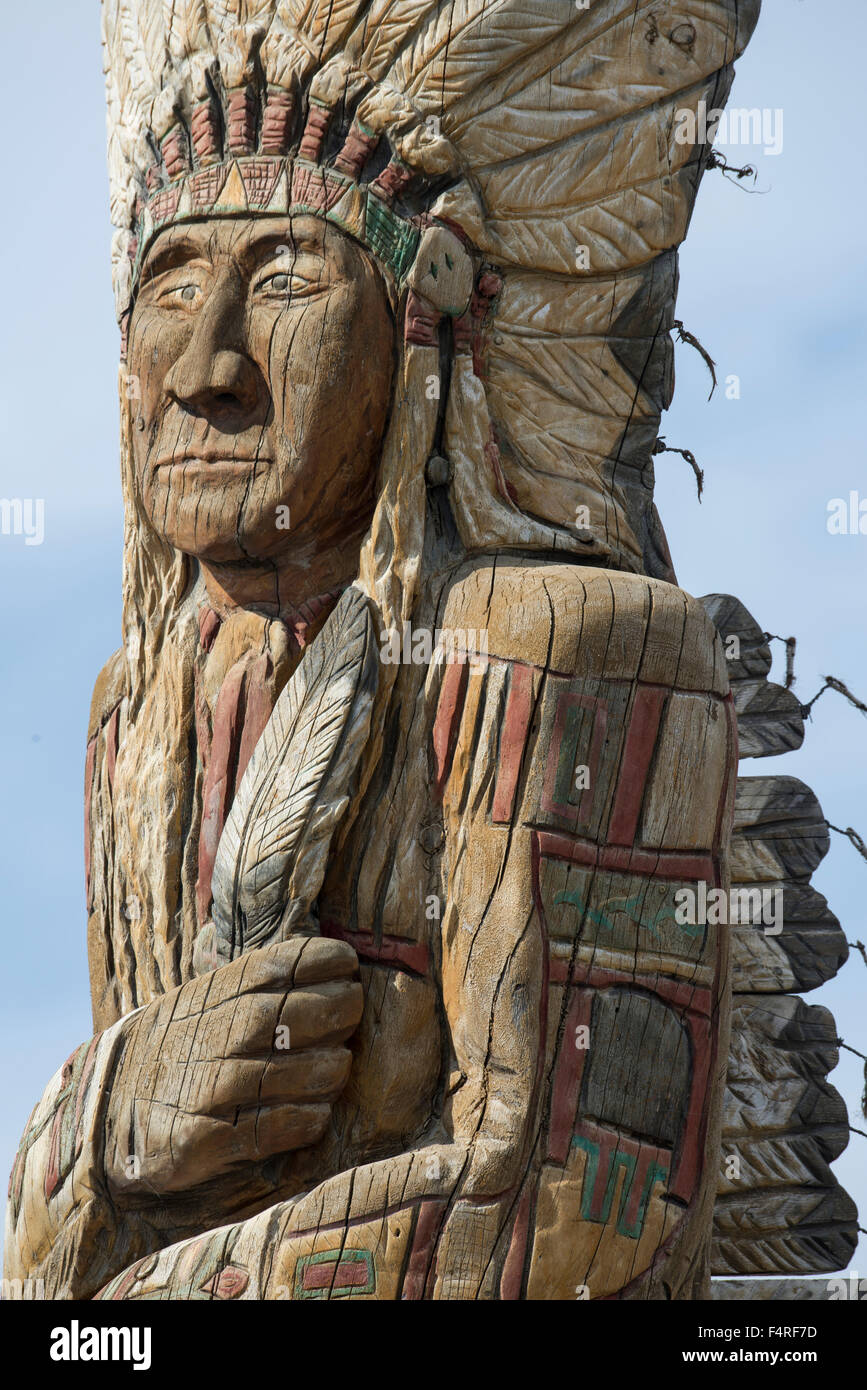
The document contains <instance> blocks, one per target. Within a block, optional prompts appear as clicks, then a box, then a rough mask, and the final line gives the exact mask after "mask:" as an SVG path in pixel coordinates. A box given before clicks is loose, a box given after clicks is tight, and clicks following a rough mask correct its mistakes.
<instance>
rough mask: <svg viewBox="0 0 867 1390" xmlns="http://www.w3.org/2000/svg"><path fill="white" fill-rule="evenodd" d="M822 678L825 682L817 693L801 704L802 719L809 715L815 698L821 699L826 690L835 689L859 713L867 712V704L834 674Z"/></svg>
mask: <svg viewBox="0 0 867 1390" xmlns="http://www.w3.org/2000/svg"><path fill="white" fill-rule="evenodd" d="M822 680H823V681H824V682H825V684H824V685H823V686H822V689H821V690H820V691H819V693H818V695H814V696H813V698H812V700H810V701H809V702H808V704H806V705H801V715H802V717H803V718H804V719H807V718H808V717H809V714H810V711H811V709H812V708H813V706H814V704H815V703H816V701H817V700H819V699H821V697H822V696H823V695H824V694H825V691H826V690H836V692H837V694H838V695H843V696H845V698H846V699H847V700H848V701H849V704H850V705H854V706H855V708H856V709H857V710H859V711H860V712H861V714H867V705H865V704H864V702H863V701H862V700H859V699H858V697H857V696H856V695H853V694H852V691H851V690H849V689H848V688H847V687H846V686H845V685H844V684H843V682H842V681H839V680H837V677H836V676H823V677H822Z"/></svg>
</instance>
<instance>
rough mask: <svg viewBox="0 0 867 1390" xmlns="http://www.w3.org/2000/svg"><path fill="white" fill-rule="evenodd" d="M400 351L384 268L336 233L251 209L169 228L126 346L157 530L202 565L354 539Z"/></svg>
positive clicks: (149, 263) (278, 555) (296, 559)
mask: <svg viewBox="0 0 867 1390" xmlns="http://www.w3.org/2000/svg"><path fill="white" fill-rule="evenodd" d="M393 351H394V325H393V318H392V315H391V311H390V308H389V304H388V298H387V295H386V292H385V287H384V285H383V282H382V279H381V277H380V275H379V272H378V271H377V270H376V268H375V266H374V264H373V262H372V260H371V258H370V257H369V256H368V254H367V253H366V251H364V250H363V249H362V248H361V247H360V246H359V245H358V244H357V243H356V242H354V241H353V240H352V239H351V238H349V237H348V236H345V235H344V234H343V233H342V232H341V231H340V230H339V229H338V228H336V227H334V226H332V225H330V224H328V223H326V222H324V221H321V220H320V219H318V218H313V217H296V218H293V219H291V221H287V219H286V218H267V219H265V218H248V219H213V220H211V221H204V222H199V223H193V224H189V225H183V226H177V227H173V228H170V229H169V230H167V231H165V232H162V233H161V234H160V236H159V237H158V238H157V239H156V241H155V242H154V244H153V246H152V247H151V249H150V251H149V253H148V256H147V258H146V261H145V264H144V266H143V268H142V278H141V288H140V290H139V293H138V297H137V299H136V303H135V307H134V309H133V313H132V318H131V322H130V339H129V354H128V364H129V371H130V374H131V376H132V377H137V378H138V382H139V389H140V391H141V399H140V400H137V401H136V402H135V405H134V417H137V418H136V424H135V428H134V430H133V454H134V461H135V471H136V478H137V485H138V488H139V492H140V496H141V499H142V502H143V505H144V508H145V511H146V513H147V515H148V517H149V518H150V520H151V522H152V523H153V525H154V526H155V528H156V529H157V530H158V531H159V532H160V534H161V535H163V536H165V538H166V539H167V540H168V541H170V542H171V544H172V545H174V546H176V547H177V548H178V549H179V550H182V551H185V552H186V553H187V554H190V555H196V556H198V557H200V558H201V559H204V560H210V561H212V562H234V561H242V562H243V561H245V560H246V561H249V560H253V561H263V562H266V563H268V562H271V563H278V562H281V561H283V560H288V561H290V562H292V563H294V564H300V565H305V564H306V563H307V562H308V561H309V559H310V558H311V557H312V556H313V555H315V554H316V553H317V552H319V551H321V550H322V549H325V548H327V547H329V546H331V545H334V544H339V542H340V540H341V538H342V537H344V536H349V535H354V534H357V532H358V530H359V528H360V527H362V526H364V525H366V523H367V521H368V520H369V517H370V515H371V513H372V508H373V500H374V479H375V470H376V462H377V459H378V456H379V450H380V445H381V442H382V437H383V433H384V430H385V424H386V418H387V414H388V408H389V403H390V395H391V379H392V372H393ZM134 389H135V388H134ZM287 508H288V511H287Z"/></svg>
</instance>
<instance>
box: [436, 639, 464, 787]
mask: <svg viewBox="0 0 867 1390" xmlns="http://www.w3.org/2000/svg"><path fill="white" fill-rule="evenodd" d="M468 675H469V664H468V662H466V661H450V662H449V663H448V665H447V667H446V673H445V675H444V676H443V684H442V689H441V690H440V698H439V704H438V705H437V716H436V721H435V723H434V730H433V747H434V757H435V759H436V776H435V778H434V790H435V791H436V794H437V796H438V797H439V798H440V799H442V794H443V791H444V790H445V785H446V782H447V781H448V780H449V773H450V772H451V770H452V758H453V757H454V753H455V745H456V743H457V741H458V729H459V728H460V722H461V715H462V714H463V712H464V700H465V699H466V694H467V677H468Z"/></svg>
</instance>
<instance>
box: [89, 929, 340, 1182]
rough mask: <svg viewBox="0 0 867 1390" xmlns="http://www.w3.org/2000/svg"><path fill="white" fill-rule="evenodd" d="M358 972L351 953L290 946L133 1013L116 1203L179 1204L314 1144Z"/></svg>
mask: <svg viewBox="0 0 867 1390" xmlns="http://www.w3.org/2000/svg"><path fill="white" fill-rule="evenodd" d="M357 968H358V962H357V959H356V955H355V952H354V951H353V950H352V948H351V947H350V946H348V945H347V944H346V943H345V942H341V941H331V940H326V939H324V938H319V937H294V938H291V939H290V940H289V941H285V942H281V943H279V944H276V945H272V946H267V947H263V948H261V949H260V950H255V951H251V952H250V953H249V954H247V955H245V956H243V957H241V958H240V959H239V960H236V961H233V962H231V964H228V965H224V966H221V967H220V968H219V969H218V970H215V971H213V972H211V973H210V974H207V975H204V976H202V977H200V978H198V979H194V980H190V981H189V982H188V983H187V984H184V985H181V986H180V987H179V988H177V989H173V990H170V991H169V992H168V993H167V994H165V995H164V996H162V997H161V998H159V999H155V1000H154V1001H153V1002H152V1003H150V1004H148V1005H147V1006H146V1007H145V1008H144V1009H142V1010H141V1011H140V1012H139V1013H137V1014H134V1015H133V1016H132V1018H131V1019H130V1022H129V1033H128V1036H127V1039H126V1043H125V1046H124V1050H123V1054H122V1057H121V1060H120V1063H119V1065H118V1070H117V1072H116V1074H115V1080H114V1083H113V1086H112V1094H111V1097H110V1099H109V1102H108V1109H107V1115H106V1148H105V1172H106V1178H107V1181H108V1185H109V1189H110V1191H111V1194H112V1196H113V1198H114V1199H115V1200H117V1201H120V1202H123V1201H124V1200H126V1201H128V1202H134V1203H136V1204H138V1203H140V1202H142V1201H143V1200H144V1201H146V1200H147V1197H148V1194H149V1193H150V1194H153V1195H156V1196H162V1195H163V1194H168V1193H177V1192H181V1191H184V1192H186V1191H189V1189H191V1188H193V1187H195V1186H197V1185H198V1184H200V1183H203V1182H207V1181H208V1180H209V1179H212V1178H215V1177H218V1176H220V1175H222V1174H226V1173H229V1172H231V1171H232V1170H233V1169H235V1168H237V1167H238V1166H239V1165H243V1164H248V1163H252V1162H256V1161H259V1160H262V1159H266V1158H269V1157H271V1156H273V1155H275V1154H281V1153H287V1152H289V1151H290V1150H293V1149H299V1148H303V1147H305V1146H306V1145H310V1144H314V1143H316V1141H317V1140H318V1139H320V1138H321V1136H322V1134H323V1132H324V1130H325V1127H326V1125H327V1123H328V1118H329V1115H330V1112H331V1106H332V1104H333V1102H334V1100H335V1099H336V1097H337V1096H338V1095H339V1094H340V1092H341V1090H342V1089H343V1086H344V1084H345V1082H346V1079H347V1077H348V1075H349V1069H350V1065H351V1054H350V1052H349V1051H348V1049H347V1048H345V1047H343V1046H342V1045H341V1044H343V1043H344V1042H345V1041H346V1039H347V1038H348V1037H349V1036H350V1034H351V1033H352V1032H353V1031H354V1029H355V1027H356V1026H357V1024H358V1021H359V1019H360V1017H361V1009H362V991H361V985H360V984H359V982H358V981H357V980H356V979H353V976H354V975H355V973H356V971H357Z"/></svg>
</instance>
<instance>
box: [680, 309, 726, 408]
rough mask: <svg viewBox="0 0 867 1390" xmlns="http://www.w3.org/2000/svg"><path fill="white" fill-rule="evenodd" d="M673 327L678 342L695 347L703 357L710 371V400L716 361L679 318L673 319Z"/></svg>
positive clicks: (713, 389)
mask: <svg viewBox="0 0 867 1390" xmlns="http://www.w3.org/2000/svg"><path fill="white" fill-rule="evenodd" d="M674 329H675V332H676V333H677V340H678V342H679V343H688V344H689V346H690V347H693V348H695V350H696V352H698V353H700V354H701V356H702V357H703V358H704V361H705V365H706V367H707V369H708V371H709V372H710V376H711V381H712V382H713V385H712V386H711V388H710V396H708V400H710V397H711V396H712V395H713V393H714V391H715V390H716V388H717V379H716V362H714V360H713V358H712V357H711V355H710V353H709V352H708V350H707V348H705V347H703V346H702V344H701V343H700V342H699V340H698V338H696V336H695V334H694V333H690V331H689V329H688V328H684V326H683V322H682V320H681V319H675V320H674Z"/></svg>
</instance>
